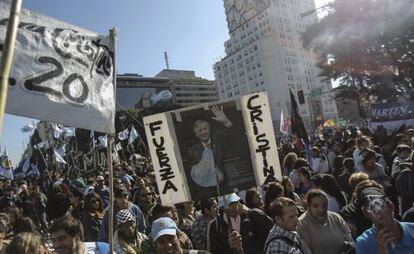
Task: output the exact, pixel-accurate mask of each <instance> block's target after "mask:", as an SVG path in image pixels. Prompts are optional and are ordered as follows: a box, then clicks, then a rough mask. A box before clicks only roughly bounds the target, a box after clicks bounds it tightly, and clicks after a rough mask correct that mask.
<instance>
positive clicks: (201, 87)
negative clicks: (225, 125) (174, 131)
mask: <svg viewBox="0 0 414 254" xmlns="http://www.w3.org/2000/svg"><path fill="white" fill-rule="evenodd" d="M156 77H165V78H169V79H172V80H173V94H174V95H175V99H176V102H177V104H179V105H181V106H183V107H189V106H194V105H198V104H202V103H207V102H213V101H217V100H218V99H219V97H218V94H217V87H216V83H215V82H214V81H211V80H207V79H203V78H200V77H196V75H195V73H194V71H185V70H171V69H164V70H162V71H161V72H160V73H158V74H157V75H156Z"/></svg>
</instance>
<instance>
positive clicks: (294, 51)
mask: <svg viewBox="0 0 414 254" xmlns="http://www.w3.org/2000/svg"><path fill="white" fill-rule="evenodd" d="M224 7H225V10H226V16H227V26H228V28H229V35H230V39H229V40H227V41H226V42H225V43H224V46H225V54H226V56H225V57H224V58H223V59H221V60H220V61H219V62H217V63H215V64H214V75H215V78H216V82H217V89H218V93H219V96H220V99H226V98H231V97H237V96H241V95H244V94H249V93H254V92H258V91H267V92H268V95H269V100H270V107H271V112H272V119H273V122H274V124H275V126H277V127H278V124H279V120H280V110H281V109H283V111H284V112H285V114H287V113H288V112H290V109H289V107H290V101H289V100H290V99H289V98H290V97H289V89H291V90H292V91H293V93H294V94H295V96H296V97H297V96H298V92H299V94H300V93H302V92H300V91H303V98H304V103H303V104H300V111H301V115H302V117H303V120H304V122H305V125H306V126H307V128H309V129H311V128H313V127H315V126H317V125H319V124H320V123H322V122H323V121H324V120H326V119H333V120H338V114H337V108H336V104H335V100H334V93H333V91H332V83H331V82H330V81H328V82H326V81H325V82H323V81H322V80H321V79H320V78H319V77H318V73H319V69H318V68H317V67H316V59H315V56H314V54H313V53H311V52H309V51H308V50H305V49H304V48H303V46H302V39H301V33H302V32H303V31H304V30H305V29H306V27H307V26H308V25H309V24H311V23H313V22H315V21H316V20H317V16H316V14H315V13H314V14H310V15H307V16H305V17H302V16H304V15H303V13H306V12H308V11H310V10H314V9H315V3H314V0H224ZM301 14H302V15H301Z"/></svg>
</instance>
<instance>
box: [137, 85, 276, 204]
mask: <svg viewBox="0 0 414 254" xmlns="http://www.w3.org/2000/svg"><path fill="white" fill-rule="evenodd" d="M144 123H145V131H146V135H147V139H148V146H149V150H150V154H151V158H152V161H153V165H154V170H155V175H156V179H157V184H158V188H159V189H160V195H161V201H162V202H163V204H174V203H179V202H184V201H190V200H200V199H202V198H208V197H216V196H220V195H224V194H229V193H232V192H235V191H236V192H237V191H241V190H245V189H248V188H251V187H254V186H256V185H262V184H263V183H265V182H266V181H269V180H270V179H275V178H278V179H281V170H280V166H279V158H278V155H277V148H276V141H275V136H274V135H275V134H274V131H273V125H272V120H271V115H270V110H269V106H268V100H267V95H266V93H265V92H262V93H257V94H252V95H246V96H242V97H240V98H237V99H231V100H225V101H219V102H215V103H208V104H202V105H199V106H193V107H189V108H184V109H178V110H174V111H169V112H166V113H161V114H157V115H152V116H148V117H145V118H144ZM168 181H170V183H168Z"/></svg>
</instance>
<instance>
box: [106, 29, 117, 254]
mask: <svg viewBox="0 0 414 254" xmlns="http://www.w3.org/2000/svg"><path fill="white" fill-rule="evenodd" d="M109 36H110V38H111V44H112V45H111V49H112V50H113V59H112V61H113V62H112V66H113V68H112V78H113V80H112V83H113V86H114V87H113V89H114V101H115V100H116V68H115V66H116V65H115V37H116V31H115V28H112V29H111V30H110V31H109ZM114 107H115V105H114ZM114 135H115V133H110V134H109V135H108V149H107V152H108V156H107V158H108V170H109V213H108V215H109V232H108V234H109V237H108V241H109V253H111V254H113V253H114V246H113V232H114V230H113V229H114V216H113V214H114V171H113V168H112V143H113V140H114Z"/></svg>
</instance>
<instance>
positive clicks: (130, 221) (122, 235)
mask: <svg viewBox="0 0 414 254" xmlns="http://www.w3.org/2000/svg"><path fill="white" fill-rule="evenodd" d="M116 223H117V225H118V229H117V230H116V231H115V234H114V250H115V253H117V254H139V253H141V243H142V242H143V241H144V240H147V239H148V238H147V236H146V235H144V234H142V233H140V232H138V230H137V226H136V225H135V219H134V216H132V214H131V213H130V212H129V211H128V210H127V209H123V210H120V211H118V213H117V215H116Z"/></svg>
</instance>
